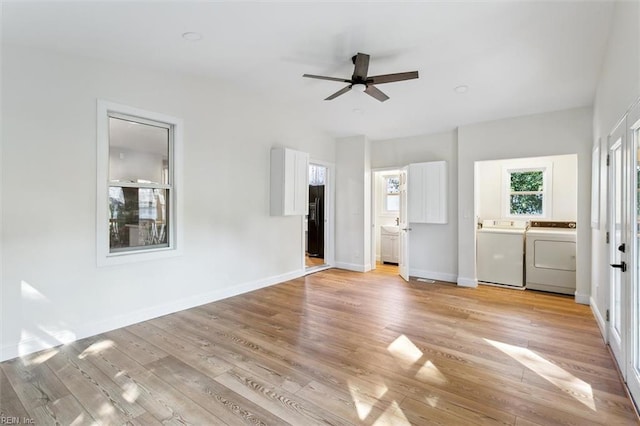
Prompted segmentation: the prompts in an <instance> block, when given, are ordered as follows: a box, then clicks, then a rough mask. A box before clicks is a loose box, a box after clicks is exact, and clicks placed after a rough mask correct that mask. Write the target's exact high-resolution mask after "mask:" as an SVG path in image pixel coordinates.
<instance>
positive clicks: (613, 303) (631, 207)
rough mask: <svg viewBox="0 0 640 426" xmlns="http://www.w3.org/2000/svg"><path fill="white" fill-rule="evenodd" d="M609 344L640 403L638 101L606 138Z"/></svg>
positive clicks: (639, 115) (639, 104) (624, 377)
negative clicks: (607, 141)
mask: <svg viewBox="0 0 640 426" xmlns="http://www.w3.org/2000/svg"><path fill="white" fill-rule="evenodd" d="M608 154H609V171H608V173H609V176H608V180H609V199H608V201H609V202H608V204H609V215H608V231H609V239H610V243H609V263H610V265H611V268H610V270H609V283H610V303H609V313H610V318H609V321H610V322H609V345H610V346H611V351H612V352H613V355H614V357H615V359H616V362H617V363H618V366H619V367H620V372H621V374H622V377H623V379H624V381H625V382H626V383H627V386H628V387H629V391H630V393H631V395H632V396H633V398H634V400H635V401H636V403H639V402H640V282H639V278H640V103H638V104H636V106H635V107H634V108H632V109H631V110H630V112H629V113H628V114H627V115H626V117H625V118H624V119H623V120H622V121H621V122H620V125H619V126H618V127H617V128H616V130H614V131H613V133H612V134H611V135H610V137H609V146H608Z"/></svg>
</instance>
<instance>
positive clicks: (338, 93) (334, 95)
mask: <svg viewBox="0 0 640 426" xmlns="http://www.w3.org/2000/svg"><path fill="white" fill-rule="evenodd" d="M349 90H351V85H348V86H347V87H345V88H343V89H340V90H338V91H337V92H336V93H334V94H333V95H331V96H329V97H328V98H325V101H330V100H331V99H335V98H337V97H338V96H340V95H344V94H345V93H347V92H348V91H349Z"/></svg>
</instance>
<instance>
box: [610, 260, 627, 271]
mask: <svg viewBox="0 0 640 426" xmlns="http://www.w3.org/2000/svg"><path fill="white" fill-rule="evenodd" d="M611 267H612V268H619V269H622V272H627V264H626V262H620V263H612V264H611Z"/></svg>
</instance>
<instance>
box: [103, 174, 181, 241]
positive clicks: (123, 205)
mask: <svg viewBox="0 0 640 426" xmlns="http://www.w3.org/2000/svg"><path fill="white" fill-rule="evenodd" d="M168 210H169V190H168V189H152V188H126V187H120V186H111V187H109V248H110V251H111V252H117V251H121V250H122V249H130V248H135V247H146V246H157V247H166V246H168V239H167V235H168V232H167V231H168V230H167V213H168Z"/></svg>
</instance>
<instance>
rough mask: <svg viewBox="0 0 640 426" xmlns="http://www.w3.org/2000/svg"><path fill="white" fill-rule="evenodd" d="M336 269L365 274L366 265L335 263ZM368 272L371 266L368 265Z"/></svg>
mask: <svg viewBox="0 0 640 426" xmlns="http://www.w3.org/2000/svg"><path fill="white" fill-rule="evenodd" d="M336 268H338V269H346V270H347V271H354V272H366V271H367V270H366V269H365V268H366V265H362V264H358V263H347V262H336ZM369 270H371V265H369Z"/></svg>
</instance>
